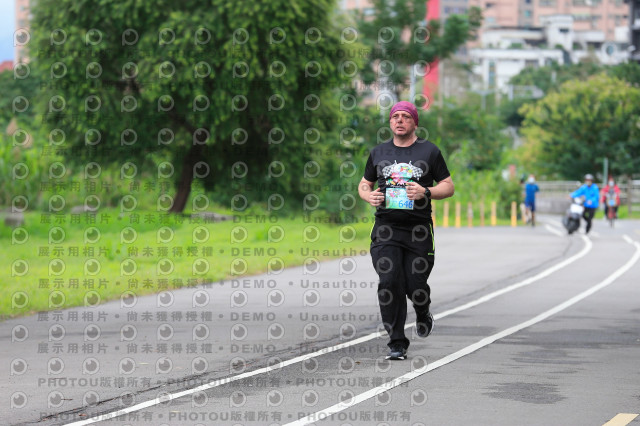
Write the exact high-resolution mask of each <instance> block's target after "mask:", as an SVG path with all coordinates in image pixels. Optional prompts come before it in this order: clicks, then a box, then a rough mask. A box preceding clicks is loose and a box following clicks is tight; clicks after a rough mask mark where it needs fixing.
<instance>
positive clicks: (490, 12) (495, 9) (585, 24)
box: [468, 0, 629, 43]
mask: <svg viewBox="0 0 640 426" xmlns="http://www.w3.org/2000/svg"><path fill="white" fill-rule="evenodd" d="M468 2H469V6H477V7H479V8H481V9H482V11H483V16H484V22H483V30H485V29H489V28H496V27H522V28H530V27H542V26H543V25H544V23H545V20H546V19H547V18H549V17H551V16H555V15H571V17H572V18H573V24H572V27H573V30H574V32H576V33H581V32H585V33H589V34H590V36H591V40H592V41H598V42H600V43H604V42H606V41H611V42H615V41H618V42H621V40H619V38H618V39H617V38H616V28H618V27H627V26H628V18H629V6H628V4H625V0H468Z"/></svg>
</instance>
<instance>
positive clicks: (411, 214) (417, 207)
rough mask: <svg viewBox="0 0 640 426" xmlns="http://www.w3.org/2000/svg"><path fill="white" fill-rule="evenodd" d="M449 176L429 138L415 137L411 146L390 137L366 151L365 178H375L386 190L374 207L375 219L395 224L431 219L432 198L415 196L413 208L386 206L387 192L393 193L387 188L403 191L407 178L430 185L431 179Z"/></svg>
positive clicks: (383, 189) (438, 151)
mask: <svg viewBox="0 0 640 426" xmlns="http://www.w3.org/2000/svg"><path fill="white" fill-rule="evenodd" d="M449 176H450V173H449V169H448V168H447V164H446V163H445V161H444V158H443V157H442V153H441V152H440V149H439V148H438V147H437V146H436V145H434V144H433V143H432V142H430V141H427V140H425V139H421V138H418V139H417V140H416V141H415V142H414V143H413V144H412V145H410V146H407V147H399V146H396V145H394V144H393V139H391V140H389V141H387V142H384V143H382V144H380V145H377V146H375V147H374V148H372V149H371V151H370V153H369V158H368V159H367V164H366V166H365V169H364V178H365V179H366V180H368V181H369V182H375V181H377V182H378V187H380V189H381V191H382V193H383V194H385V203H383V204H382V205H381V206H378V207H376V222H379V223H384V224H389V225H396V226H402V225H415V224H424V223H429V222H431V200H429V199H427V198H426V197H425V198H422V199H420V200H416V201H414V203H413V209H402V208H399V209H398V208H387V207H386V205H387V202H390V201H389V200H387V199H388V198H390V197H389V195H394V196H395V195H396V193H395V192H388V191H387V188H389V191H395V190H396V189H399V190H400V191H402V188H404V185H405V184H406V182H409V181H414V182H417V183H418V184H420V185H421V186H423V187H432V186H433V184H434V181H435V182H440V181H442V180H444V179H446V178H448V177H449ZM405 194H406V193H405ZM396 205H397V204H396ZM400 206H402V201H400Z"/></svg>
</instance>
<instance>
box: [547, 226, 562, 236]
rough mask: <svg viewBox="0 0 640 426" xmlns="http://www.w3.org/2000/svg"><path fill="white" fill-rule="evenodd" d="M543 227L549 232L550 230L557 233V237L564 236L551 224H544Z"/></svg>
mask: <svg viewBox="0 0 640 426" xmlns="http://www.w3.org/2000/svg"><path fill="white" fill-rule="evenodd" d="M544 227H545V229H546V230H547V231H549V232H551V233H552V234H554V235H557V236H559V237H564V236H565V234H564V233H562V232H560V231H559V230H558V229H556V228H554V227H553V226H551V225H549V224H545V225H544Z"/></svg>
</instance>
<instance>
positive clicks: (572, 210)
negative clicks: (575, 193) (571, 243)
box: [562, 197, 584, 235]
mask: <svg viewBox="0 0 640 426" xmlns="http://www.w3.org/2000/svg"><path fill="white" fill-rule="evenodd" d="M583 213H584V197H576V198H574V199H573V202H572V203H571V206H569V208H568V209H567V213H566V214H565V216H564V218H562V224H563V225H564V227H565V228H566V229H567V232H568V233H569V235H571V234H573V233H574V232H576V231H577V230H578V228H580V218H582V214H583Z"/></svg>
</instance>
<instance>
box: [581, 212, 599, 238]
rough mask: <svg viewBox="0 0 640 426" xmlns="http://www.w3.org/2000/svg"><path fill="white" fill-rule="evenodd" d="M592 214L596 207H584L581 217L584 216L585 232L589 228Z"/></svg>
mask: <svg viewBox="0 0 640 426" xmlns="http://www.w3.org/2000/svg"><path fill="white" fill-rule="evenodd" d="M594 214H596V209H594V208H591V207H585V208H584V213H582V217H584V220H585V221H586V222H587V229H586V232H587V234H588V233H589V231H590V230H591V222H592V221H593V215H594Z"/></svg>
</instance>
